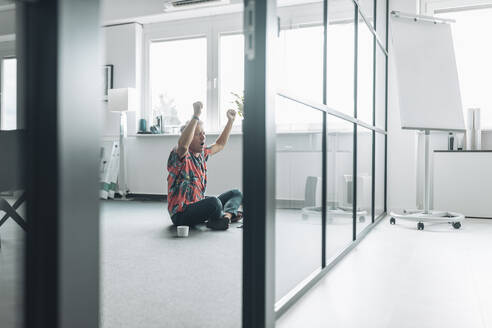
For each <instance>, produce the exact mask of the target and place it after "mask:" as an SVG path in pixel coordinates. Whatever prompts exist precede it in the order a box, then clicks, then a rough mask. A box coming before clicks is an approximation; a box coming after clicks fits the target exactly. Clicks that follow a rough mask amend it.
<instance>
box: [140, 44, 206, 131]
mask: <svg viewBox="0 0 492 328" xmlns="http://www.w3.org/2000/svg"><path fill="white" fill-rule="evenodd" d="M149 72H150V74H149V75H150V89H151V108H152V114H151V115H152V116H151V118H152V120H155V118H156V117H157V116H159V115H162V116H163V123H164V132H173V131H174V132H177V129H176V128H177V127H179V126H180V125H182V124H184V123H185V122H186V121H187V120H189V119H190V118H191V116H192V115H193V106H192V105H193V103H194V102H195V101H201V102H202V103H203V106H204V111H203V113H202V116H201V119H202V120H203V121H206V117H207V109H206V106H207V41H206V39H205V38H196V39H186V40H175V41H160V42H152V43H151V45H150V66H149Z"/></svg>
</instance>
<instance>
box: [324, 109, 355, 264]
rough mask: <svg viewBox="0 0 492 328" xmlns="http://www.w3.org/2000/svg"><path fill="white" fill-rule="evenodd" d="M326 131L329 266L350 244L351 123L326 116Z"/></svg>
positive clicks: (327, 257)
mask: <svg viewBox="0 0 492 328" xmlns="http://www.w3.org/2000/svg"><path fill="white" fill-rule="evenodd" d="M326 129H327V131H328V132H327V133H328V136H327V153H326V163H327V164H326V168H327V185H326V187H327V204H326V259H327V263H329V262H330V259H332V258H333V257H335V256H336V255H338V254H339V253H340V251H342V250H343V249H344V248H345V247H346V246H347V245H348V244H349V243H350V242H352V234H353V232H352V231H353V230H352V229H353V228H352V227H353V218H352V217H353V205H352V204H353V202H352V198H353V195H352V190H353V189H352V175H353V173H354V172H353V167H354V165H353V163H354V124H353V123H350V122H346V121H343V120H341V119H339V118H337V117H334V116H331V115H328V117H327V124H326Z"/></svg>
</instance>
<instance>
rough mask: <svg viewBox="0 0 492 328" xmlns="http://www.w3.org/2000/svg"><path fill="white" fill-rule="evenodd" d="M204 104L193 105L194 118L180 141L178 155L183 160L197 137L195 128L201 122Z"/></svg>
mask: <svg viewBox="0 0 492 328" xmlns="http://www.w3.org/2000/svg"><path fill="white" fill-rule="evenodd" d="M202 108H203V104H202V103H201V102H200V101H197V102H195V103H193V112H194V114H193V118H192V119H191V120H190V122H189V123H188V125H186V127H185V129H184V130H183V132H181V137H179V140H178V149H177V152H178V155H179V158H183V157H184V156H185V155H186V153H187V152H188V147H190V144H191V141H192V140H193V136H194V135H195V128H196V125H197V124H198V121H199V120H200V115H201V114H202Z"/></svg>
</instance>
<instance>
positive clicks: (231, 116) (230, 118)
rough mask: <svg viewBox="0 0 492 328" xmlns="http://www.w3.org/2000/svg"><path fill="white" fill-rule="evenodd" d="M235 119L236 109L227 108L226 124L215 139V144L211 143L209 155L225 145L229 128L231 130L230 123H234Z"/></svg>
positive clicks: (229, 132) (229, 131)
mask: <svg viewBox="0 0 492 328" xmlns="http://www.w3.org/2000/svg"><path fill="white" fill-rule="evenodd" d="M235 119H236V111H235V110H234V109H229V110H228V111H227V124H226V126H225V128H224V130H222V133H221V134H220V136H219V137H218V138H217V140H216V141H215V144H213V145H212V146H211V147H210V154H211V155H213V154H216V153H218V152H219V151H221V150H222V149H224V147H225V145H226V144H227V140H229V135H230V134H231V130H232V124H233V123H234V120H235Z"/></svg>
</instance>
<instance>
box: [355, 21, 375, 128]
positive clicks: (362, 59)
mask: <svg viewBox="0 0 492 328" xmlns="http://www.w3.org/2000/svg"><path fill="white" fill-rule="evenodd" d="M373 40H374V38H373V34H372V33H371V32H370V31H369V28H368V27H367V25H366V24H365V23H364V22H360V23H359V33H358V56H357V61H358V63H357V118H358V119H360V120H362V121H365V122H366V123H369V124H372V123H373V121H372V116H373V115H372V108H373V104H372V100H373V76H374V74H373V73H374V72H373V58H374V52H373Z"/></svg>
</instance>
